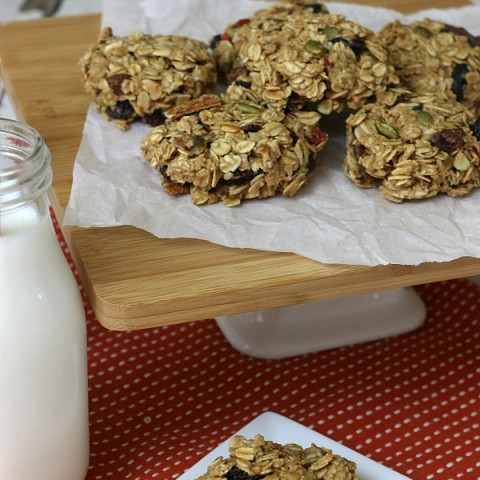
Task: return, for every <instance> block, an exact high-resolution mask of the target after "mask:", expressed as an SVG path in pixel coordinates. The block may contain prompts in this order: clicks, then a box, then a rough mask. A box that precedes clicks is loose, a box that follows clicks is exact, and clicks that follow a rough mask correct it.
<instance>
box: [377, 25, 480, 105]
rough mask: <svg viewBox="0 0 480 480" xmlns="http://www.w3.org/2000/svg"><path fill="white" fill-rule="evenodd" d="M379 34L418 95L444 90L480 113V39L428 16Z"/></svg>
mask: <svg viewBox="0 0 480 480" xmlns="http://www.w3.org/2000/svg"><path fill="white" fill-rule="evenodd" d="M379 36H380V37H381V38H383V39H384V41H385V43H386V45H387V48H388V50H389V51H390V56H391V62H392V64H393V65H394V66H395V68H396V70H397V74H398V76H399V77H400V79H401V81H402V82H403V84H404V85H405V86H406V87H408V88H410V89H411V90H412V91H414V92H415V93H417V94H423V93H438V92H443V94H444V95H447V96H449V97H451V98H452V99H453V100H456V101H459V102H461V103H463V104H464V105H465V106H467V107H468V108H470V109H472V111H473V112H474V113H475V114H476V115H480V39H479V38H478V37H475V36H473V35H471V34H470V33H468V32H467V31H466V30H465V29H463V28H459V27H453V26H451V25H448V24H445V23H443V22H439V21H434V20H430V19H428V18H426V19H423V20H419V21H416V22H413V23H411V24H409V25H404V24H402V23H401V22H399V21H395V22H391V23H389V24H387V25H386V26H385V27H384V28H383V29H382V30H381V31H380V32H379Z"/></svg>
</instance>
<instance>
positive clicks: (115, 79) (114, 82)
mask: <svg viewBox="0 0 480 480" xmlns="http://www.w3.org/2000/svg"><path fill="white" fill-rule="evenodd" d="M129 78H132V77H131V75H129V74H128V73H117V74H116V75H111V76H110V77H107V83H108V86H109V87H110V88H111V89H112V90H113V93H115V95H122V94H123V90H122V83H123V81H124V80H127V79H129Z"/></svg>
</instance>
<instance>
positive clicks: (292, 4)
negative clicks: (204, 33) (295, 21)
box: [210, 0, 328, 75]
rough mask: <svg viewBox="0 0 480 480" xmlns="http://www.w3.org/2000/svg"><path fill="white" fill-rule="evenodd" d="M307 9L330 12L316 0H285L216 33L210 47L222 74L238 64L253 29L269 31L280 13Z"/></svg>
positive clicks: (319, 12)
mask: <svg viewBox="0 0 480 480" xmlns="http://www.w3.org/2000/svg"><path fill="white" fill-rule="evenodd" d="M301 9H306V10H307V13H308V12H309V11H310V12H312V13H314V14H321V13H328V9H327V7H326V6H325V5H324V4H323V3H318V2H315V1H314V0H297V1H284V2H281V3H276V4H274V5H272V6H271V7H268V8H264V9H262V10H257V11H256V12H255V13H254V14H253V16H252V17H251V18H242V19H240V20H238V21H237V22H235V23H232V24H230V25H228V27H227V28H226V29H225V31H224V32H223V33H220V34H218V35H215V36H214V37H213V38H212V39H211V41H210V49H211V51H212V54H213V56H214V58H215V61H216V62H217V69H218V71H219V73H221V74H224V75H225V74H228V73H229V72H230V71H231V70H232V69H233V68H234V67H237V66H238V58H237V57H238V51H239V50H240V47H241V45H242V44H243V43H245V42H246V41H247V39H248V37H249V34H250V32H251V31H252V30H254V31H258V30H260V31H262V30H265V31H267V32H268V31H269V30H271V29H272V26H273V27H274V26H275V25H272V21H273V22H275V20H272V19H275V18H276V15H277V14H279V13H286V14H289V13H291V12H293V11H295V10H301Z"/></svg>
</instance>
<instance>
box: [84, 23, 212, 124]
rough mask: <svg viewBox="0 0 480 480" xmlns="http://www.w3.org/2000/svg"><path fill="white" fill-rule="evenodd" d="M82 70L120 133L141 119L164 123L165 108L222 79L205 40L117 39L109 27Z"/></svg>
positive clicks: (138, 36)
mask: <svg viewBox="0 0 480 480" xmlns="http://www.w3.org/2000/svg"><path fill="white" fill-rule="evenodd" d="M80 66H81V70H82V73H83V79H84V84H85V89H86V91H87V92H88V93H90V95H91V96H92V99H93V104H94V105H95V107H96V108H97V110H99V111H100V112H101V113H102V114H103V116H104V117H105V118H106V119H107V120H113V121H115V123H116V124H117V126H118V127H120V128H121V129H126V128H128V125H129V124H130V123H131V122H133V121H134V120H137V119H141V120H143V121H144V122H146V123H148V124H150V125H157V124H159V123H162V122H163V120H164V118H163V111H164V110H165V109H168V108H170V107H173V106H176V105H179V104H181V103H183V102H185V101H187V100H190V99H191V98H196V97H198V96H200V95H201V94H203V93H205V92H206V91H208V90H209V88H210V87H212V86H213V84H214V83H215V82H216V79H217V74H216V67H215V61H214V59H213V57H212V56H211V55H210V53H209V52H208V47H207V45H206V44H204V43H203V42H200V41H198V40H193V39H190V38H186V37H181V36H175V35H148V34H145V33H141V32H135V33H131V34H130V35H128V36H125V37H118V36H114V35H113V33H112V30H111V29H110V28H105V29H103V30H102V31H101V33H100V36H99V40H98V42H97V43H96V44H95V45H93V46H91V47H90V48H89V49H88V51H87V52H86V53H85V54H84V55H83V56H82V57H81V59H80Z"/></svg>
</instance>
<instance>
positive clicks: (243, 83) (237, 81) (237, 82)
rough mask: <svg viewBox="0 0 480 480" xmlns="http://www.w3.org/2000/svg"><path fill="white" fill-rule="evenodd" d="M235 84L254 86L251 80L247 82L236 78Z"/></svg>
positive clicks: (245, 86) (244, 86)
mask: <svg viewBox="0 0 480 480" xmlns="http://www.w3.org/2000/svg"><path fill="white" fill-rule="evenodd" d="M235 85H237V86H239V87H243V88H250V87H251V86H252V84H251V82H246V81H245V80H236V81H235Z"/></svg>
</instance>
